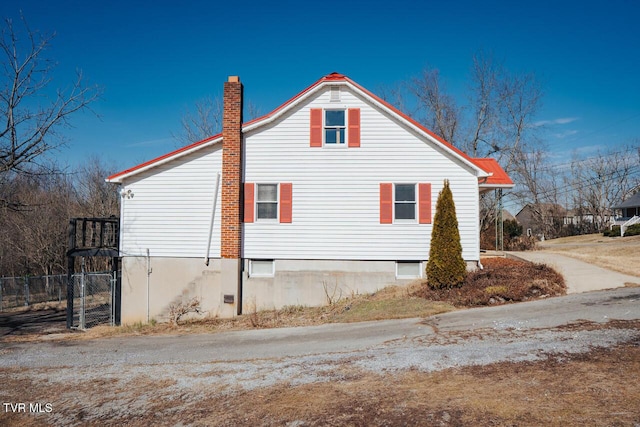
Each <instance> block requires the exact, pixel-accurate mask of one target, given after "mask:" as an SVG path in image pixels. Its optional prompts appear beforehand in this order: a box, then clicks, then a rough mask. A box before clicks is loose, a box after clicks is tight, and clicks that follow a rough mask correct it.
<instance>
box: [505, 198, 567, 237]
mask: <svg viewBox="0 0 640 427" xmlns="http://www.w3.org/2000/svg"><path fill="white" fill-rule="evenodd" d="M566 216H567V210H566V209H565V208H563V207H562V206H560V205H558V204H555V203H539V204H527V205H525V206H524V207H523V208H522V209H520V211H519V212H518V213H517V214H516V220H517V221H518V223H519V224H520V225H522V230H523V234H525V235H526V236H534V237H537V238H538V239H541V240H544V239H549V238H554V237H557V235H558V234H559V231H560V229H561V228H562V226H563V224H564V221H565V218H566Z"/></svg>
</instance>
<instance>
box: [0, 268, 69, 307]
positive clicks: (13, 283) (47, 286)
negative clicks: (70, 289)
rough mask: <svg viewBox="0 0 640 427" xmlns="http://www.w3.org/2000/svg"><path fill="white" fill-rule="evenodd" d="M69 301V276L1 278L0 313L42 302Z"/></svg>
mask: <svg viewBox="0 0 640 427" xmlns="http://www.w3.org/2000/svg"><path fill="white" fill-rule="evenodd" d="M63 301H64V302H66V301H67V276H66V275H62V274H60V275H55V276H37V277H28V276H27V277H0V312H1V311H4V310H8V309H10V308H15V307H28V306H31V305H33V304H38V303H42V302H63Z"/></svg>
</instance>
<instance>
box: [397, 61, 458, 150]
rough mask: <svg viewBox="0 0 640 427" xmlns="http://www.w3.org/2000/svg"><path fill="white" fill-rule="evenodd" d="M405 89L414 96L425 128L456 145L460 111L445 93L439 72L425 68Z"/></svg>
mask: <svg viewBox="0 0 640 427" xmlns="http://www.w3.org/2000/svg"><path fill="white" fill-rule="evenodd" d="M407 87H408V89H409V92H410V93H411V94H412V95H413V96H415V99H416V102H417V109H418V112H419V113H421V114H422V115H423V118H422V120H423V121H424V122H425V124H426V126H427V127H428V128H430V129H431V130H432V131H433V132H435V133H436V134H438V135H439V136H441V137H442V138H444V139H445V140H446V141H448V142H450V143H452V144H457V142H458V141H457V137H458V135H457V132H458V127H459V116H460V109H459V107H458V106H457V105H456V102H455V100H454V99H453V98H452V97H451V96H450V95H448V94H447V93H446V88H445V87H444V83H443V82H441V80H440V72H439V71H438V70H437V69H430V68H425V69H424V70H423V71H422V74H420V75H419V76H417V77H414V78H412V79H411V80H410V81H409V83H408V84H407Z"/></svg>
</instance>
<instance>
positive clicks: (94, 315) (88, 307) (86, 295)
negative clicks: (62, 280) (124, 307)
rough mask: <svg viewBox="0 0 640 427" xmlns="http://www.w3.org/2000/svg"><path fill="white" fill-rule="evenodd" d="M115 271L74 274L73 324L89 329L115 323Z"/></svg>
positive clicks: (73, 325)
mask: <svg viewBox="0 0 640 427" xmlns="http://www.w3.org/2000/svg"><path fill="white" fill-rule="evenodd" d="M115 284H116V275H115V273H84V274H83V273H79V274H74V275H73V286H74V290H73V297H74V299H73V324H72V327H77V328H79V329H87V328H91V327H93V326H97V325H104V324H106V325H111V326H113V325H114V319H115V315H114V314H115V313H114V308H115V306H116V304H115V301H114V300H113V299H114V296H115V293H114V290H115Z"/></svg>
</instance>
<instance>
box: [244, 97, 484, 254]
mask: <svg viewBox="0 0 640 427" xmlns="http://www.w3.org/2000/svg"><path fill="white" fill-rule="evenodd" d="M342 107H344V108H354V107H359V108H360V109H361V147H360V148H346V147H344V148H342V147H335V148H310V147H309V114H310V113H309V109H310V108H342ZM245 162H246V167H245V182H253V183H278V182H291V183H293V222H292V223H291V224H279V223H274V222H260V221H256V222H254V223H249V224H245V225H244V233H245V242H244V257H246V258H274V259H344V260H424V259H427V258H428V255H429V241H430V236H431V230H432V225H431V224H417V223H414V224H380V207H379V206H380V195H379V189H380V186H379V184H380V183H382V182H390V183H420V182H429V183H431V184H432V216H433V215H434V214H435V206H436V200H437V197H438V193H439V192H440V190H441V189H442V185H443V180H444V178H448V179H449V180H450V185H451V190H452V192H453V195H454V200H455V204H456V210H457V214H458V219H459V227H460V233H461V239H462V247H463V257H464V258H465V259H466V260H477V259H478V256H479V237H478V184H477V178H476V177H475V176H474V175H473V174H472V172H471V171H469V170H468V169H465V168H464V167H463V166H461V165H460V164H459V163H457V162H454V161H452V160H450V159H448V158H447V157H445V156H443V155H442V153H441V152H440V151H438V149H437V147H436V146H435V145H432V144H430V143H425V142H424V141H423V140H421V139H419V138H418V136H416V135H415V134H413V133H412V132H411V131H409V130H408V129H406V128H404V127H402V126H401V125H400V124H399V123H398V122H396V121H394V120H392V119H391V118H390V117H388V116H386V115H385V114H383V113H382V112H381V111H379V110H377V109H375V108H373V107H372V106H371V105H369V104H367V103H365V102H363V100H361V99H360V98H358V97H357V96H356V95H355V94H352V93H350V92H347V91H346V89H345V88H344V87H343V88H342V92H341V102H339V103H336V102H329V88H327V90H325V91H324V92H321V93H319V94H318V95H317V96H316V97H314V98H313V99H310V100H309V101H308V102H307V103H306V104H305V105H303V106H301V108H299V109H296V111H294V112H291V113H289V114H288V115H287V116H285V117H284V119H283V120H280V121H278V122H277V123H276V124H273V125H270V126H269V127H268V128H267V129H265V128H261V129H260V130H259V131H257V132H256V133H254V134H252V133H248V134H247V135H245Z"/></svg>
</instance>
